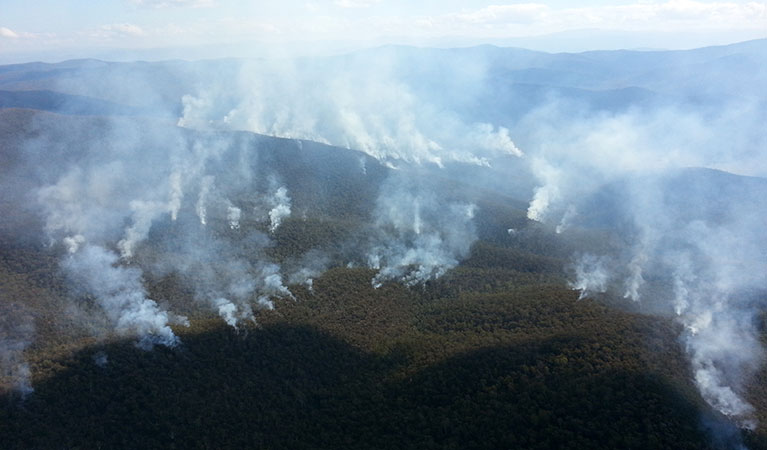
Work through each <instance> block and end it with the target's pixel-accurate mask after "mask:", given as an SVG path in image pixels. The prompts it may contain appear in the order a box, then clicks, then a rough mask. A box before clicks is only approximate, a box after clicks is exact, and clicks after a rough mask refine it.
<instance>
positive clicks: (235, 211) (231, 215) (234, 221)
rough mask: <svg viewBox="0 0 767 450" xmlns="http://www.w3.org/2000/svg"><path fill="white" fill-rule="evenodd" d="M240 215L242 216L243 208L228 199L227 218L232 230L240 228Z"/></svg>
mask: <svg viewBox="0 0 767 450" xmlns="http://www.w3.org/2000/svg"><path fill="white" fill-rule="evenodd" d="M240 217H242V210H241V209H240V208H238V207H236V206H234V205H233V204H232V203H231V202H229V201H227V205H226V219H227V220H228V221H229V228H230V229H232V230H239V229H240Z"/></svg>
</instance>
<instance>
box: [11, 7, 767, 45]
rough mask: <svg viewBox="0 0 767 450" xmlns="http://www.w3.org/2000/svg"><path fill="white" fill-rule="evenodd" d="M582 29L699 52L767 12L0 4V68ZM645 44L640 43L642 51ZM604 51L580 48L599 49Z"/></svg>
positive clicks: (751, 29) (755, 33) (750, 32)
mask: <svg viewBox="0 0 767 450" xmlns="http://www.w3.org/2000/svg"><path fill="white" fill-rule="evenodd" d="M583 29H594V30H602V31H603V32H627V33H634V34H635V35H641V36H645V39H646V44H645V46H647V47H650V46H660V47H663V48H682V47H683V46H684V45H688V44H685V43H683V42H682V40H680V39H679V38H678V36H680V33H681V34H688V35H695V36H697V37H698V40H697V41H695V43H696V44H697V42H700V43H701V44H703V45H714V44H721V43H727V41H728V40H729V41H731V42H735V41H738V40H746V39H756V38H764V37H767V2H758V1H756V2H755V1H728V0H725V1H704V0H669V1H650V0H628V1H625V0H590V1H582V2H578V3H577V4H573V3H572V2H566V1H561V0H549V1H541V2H535V1H531V2H500V1H495V2H493V1H492V0H485V1H482V0H469V1H457V0H423V1H419V2H413V1H408V0H279V1H275V0H262V1H245V0H100V1H87V0H36V1H35V2H34V3H33V2H30V1H29V0H0V58H2V57H3V56H5V57H6V59H7V57H8V55H11V54H34V53H36V52H37V53H43V52H47V53H49V54H54V55H55V53H56V52H57V51H65V50H66V51H67V52H69V53H68V54H74V55H79V54H80V53H82V56H88V51H92V50H94V49H153V48H174V47H185V48H191V47H195V46H203V45H212V44H228V45H233V44H238V43H243V42H260V43H265V44H285V43H293V44H296V43H298V45H299V46H300V45H301V43H307V44H309V43H316V42H346V43H349V44H350V45H352V46H353V45H354V44H356V45H358V46H364V44H365V43H371V44H384V43H415V44H418V43H426V44H429V43H434V42H439V40H440V39H442V40H447V41H446V42H450V43H451V44H452V45H460V44H462V43H465V44H477V43H482V42H487V43H497V42H502V41H503V39H510V38H521V37H530V36H543V35H548V34H552V33H561V32H568V31H573V30H583ZM651 37H652V38H651ZM707 37H709V38H708V39H707ZM601 39H603V40H604V37H602V38H601ZM643 42H644V41H642V40H641V39H639V40H637V44H636V45H638V46H642V44H643ZM690 42H692V41H690ZM608 44H609V42H601V43H600V42H599V41H594V42H585V43H584V45H586V46H589V45H590V46H591V47H592V48H595V49H596V48H603V47H605V46H609V45H608ZM600 45H601V46H600ZM690 45H691V44H690ZM555 50H556V49H555ZM78 52H80V53H78ZM221 56H228V55H221Z"/></svg>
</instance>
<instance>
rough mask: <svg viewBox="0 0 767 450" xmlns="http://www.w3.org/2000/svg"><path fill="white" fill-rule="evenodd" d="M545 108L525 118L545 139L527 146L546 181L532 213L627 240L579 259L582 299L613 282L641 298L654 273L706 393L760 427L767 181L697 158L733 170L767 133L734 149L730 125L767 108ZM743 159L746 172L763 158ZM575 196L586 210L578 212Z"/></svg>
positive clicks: (577, 283) (656, 292)
mask: <svg viewBox="0 0 767 450" xmlns="http://www.w3.org/2000/svg"><path fill="white" fill-rule="evenodd" d="M543 110H545V111H546V112H547V113H549V115H548V116H547V118H544V117H543V116H541V115H538V114H537V113H533V114H531V115H530V116H529V117H528V119H526V120H536V121H537V120H541V121H543V122H544V123H543V124H541V123H537V124H533V123H532V122H525V124H526V125H528V126H530V127H531V128H530V129H531V130H532V131H530V133H531V135H534V136H535V137H536V140H531V142H541V143H543V142H545V144H540V145H539V146H538V147H537V148H536V146H532V148H531V149H530V150H529V151H528V153H529V154H532V155H533V156H532V157H531V159H532V161H533V162H532V164H531V168H532V170H533V172H534V173H535V174H536V175H537V177H538V179H539V181H540V183H541V184H540V186H539V187H538V188H537V189H536V191H535V195H534V197H533V199H532V201H531V202H530V207H529V210H528V217H530V218H531V219H535V220H543V221H545V222H548V223H551V224H552V225H557V224H559V226H562V225H563V224H565V223H568V224H570V226H579V225H580V226H594V227H597V228H599V227H608V228H611V229H614V230H615V232H616V233H618V235H619V236H620V242H622V243H623V248H624V250H621V251H618V252H615V253H609V252H608V253H606V254H602V255H595V254H585V255H581V256H579V257H577V258H576V261H575V263H574V281H572V282H571V286H572V288H573V289H577V290H579V291H580V292H581V294H580V296H581V297H584V296H587V295H589V294H590V293H594V292H607V291H610V292H615V293H616V294H617V295H623V296H624V297H626V298H628V299H631V300H634V301H639V300H640V299H642V298H644V296H643V291H644V289H645V288H646V287H647V286H648V284H650V283H652V289H653V290H652V292H653V294H652V296H651V297H652V298H651V300H654V301H656V303H658V302H660V301H663V302H665V303H664V304H665V309H664V311H666V312H667V313H669V314H674V315H675V316H676V317H677V320H678V321H679V322H680V323H681V324H682V325H683V326H684V329H685V332H684V336H683V341H684V345H685V350H686V351H687V353H688V354H689V357H690V360H691V363H692V370H693V373H692V374H691V376H692V378H693V380H694V382H695V384H696V385H697V386H698V388H699V390H700V393H701V395H702V397H703V398H704V399H705V400H706V401H707V402H708V403H709V404H710V405H711V406H712V407H713V408H715V409H716V410H718V411H719V412H721V413H722V414H724V415H726V416H728V417H730V418H732V419H733V420H734V421H735V422H736V423H737V424H738V425H739V426H741V427H744V428H754V427H755V426H756V424H755V419H754V417H753V414H752V413H753V407H752V406H751V405H749V404H748V402H747V401H746V399H745V396H744V393H745V389H746V381H747V380H749V378H750V376H751V374H753V373H754V372H755V371H756V370H757V368H758V367H759V366H760V365H761V364H762V363H763V360H764V358H763V353H764V352H763V349H762V348H761V345H760V343H759V338H758V336H759V331H758V330H757V329H756V327H755V325H754V324H755V322H756V315H757V313H758V311H759V307H758V306H757V305H758V304H759V303H760V301H759V300H758V295H756V294H754V292H758V291H760V290H764V289H766V288H767V279H765V273H767V272H765V271H764V270H763V269H764V267H765V260H764V254H765V251H767V248H765V246H764V244H763V243H764V242H767V240H765V236H764V232H763V228H764V227H763V226H761V225H759V224H760V223H763V221H764V218H765V216H764V211H765V210H767V209H765V206H767V205H764V200H763V198H764V192H765V186H767V184H765V183H763V181H760V180H759V179H755V180H752V179H748V178H740V179H736V178H738V177H735V176H733V175H729V174H723V173H721V172H715V171H712V170H709V171H706V170H704V169H695V170H693V169H687V168H686V167H690V166H697V167H712V168H717V167H727V168H730V167H731V166H732V161H731V160H730V159H729V158H730V157H731V156H732V155H738V154H742V155H748V154H750V153H751V148H750V147H749V146H750V145H754V144H755V143H759V142H763V141H764V140H763V138H759V137H758V136H756V135H753V134H751V135H750V136H751V137H750V138H749V139H750V140H746V139H743V138H742V137H740V138H738V139H733V140H732V142H731V143H730V144H729V146H728V149H729V151H731V152H732V153H730V154H725V153H722V152H721V151H720V150H721V148H720V147H718V145H719V144H720V143H721V142H722V140H723V139H726V136H729V135H731V133H732V132H731V130H744V131H745V132H747V133H753V131H752V128H751V127H750V126H749V125H748V124H749V123H751V122H752V121H753V120H754V119H753V117H751V114H756V115H757V116H759V115H760V113H759V112H754V110H753V109H751V108H748V107H742V105H741V104H731V105H730V104H726V103H725V105H724V107H723V108H722V109H720V110H717V111H709V112H705V113H703V112H691V111H689V110H681V109H677V108H670V109H661V110H656V111H652V112H647V111H644V112H642V111H629V112H626V113H619V114H613V115H606V114H605V115H601V116H597V117H581V118H579V119H577V120H572V119H568V120H564V117H561V116H558V114H561V112H558V110H557V107H556V106H554V107H549V108H544V109H543ZM760 139H761V140H760ZM528 145H530V144H528ZM738 145H740V147H739V146H738ZM725 158H726V159H725ZM744 161H749V162H748V163H746V164H745V165H743V166H742V167H743V170H744V171H750V170H752V169H753V168H754V167H759V164H756V165H754V164H753V160H748V159H744ZM727 177H729V178H727ZM732 186H736V187H732ZM737 186H741V187H737ZM733 189H736V191H734V192H733ZM737 189H740V191H737ZM573 205H575V207H576V208H577V210H578V215H577V216H573V215H572V214H570V211H572V209H571V208H572V207H573ZM589 220H591V221H592V222H589ZM669 276H670V277H671V279H670V280H669ZM648 280H651V281H648ZM762 301H763V300H762Z"/></svg>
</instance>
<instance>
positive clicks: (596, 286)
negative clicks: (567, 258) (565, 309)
mask: <svg viewBox="0 0 767 450" xmlns="http://www.w3.org/2000/svg"><path fill="white" fill-rule="evenodd" d="M609 265H610V262H609V260H608V259H607V258H606V257H604V256H596V255H592V254H590V253H586V254H584V255H581V256H579V257H577V258H576V261H575V267H574V272H575V281H573V282H571V283H570V287H571V288H572V289H575V290H577V291H580V295H579V296H578V299H583V298H586V297H588V296H589V294H594V293H603V292H605V291H606V290H607V284H608V282H609V281H610V272H609V268H608V267H609Z"/></svg>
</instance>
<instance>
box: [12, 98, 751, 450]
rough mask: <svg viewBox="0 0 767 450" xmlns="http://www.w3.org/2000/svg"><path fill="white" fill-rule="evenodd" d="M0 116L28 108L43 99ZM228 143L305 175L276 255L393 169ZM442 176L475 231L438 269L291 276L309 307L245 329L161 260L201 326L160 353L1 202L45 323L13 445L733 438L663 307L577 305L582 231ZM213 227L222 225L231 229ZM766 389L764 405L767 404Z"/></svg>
mask: <svg viewBox="0 0 767 450" xmlns="http://www.w3.org/2000/svg"><path fill="white" fill-rule="evenodd" d="M4 114H5V117H7V118H9V119H13V120H16V121H21V120H30V119H29V117H27V116H29V115H30V113H29V112H24V111H6V112H5V113H4ZM24 117H27V119H24ZM37 120H45V118H43V119H40V118H38V119H37ZM56 120H63V119H60V118H57V119H56ZM72 120H80V119H72ZM93 120H98V119H93ZM62 123H65V122H62ZM12 137H13V136H11V137H9V135H8V133H6V135H5V136H4V138H5V139H10V138H12ZM235 139H240V140H241V141H242V142H241V145H252V146H253V148H254V149H258V152H259V155H260V156H259V158H258V161H259V162H258V167H260V168H262V169H263V170H267V169H268V168H279V170H280V173H281V176H282V177H283V179H285V180H295V181H293V182H292V183H291V184H289V188H290V192H291V194H292V195H293V199H294V203H295V206H296V210H297V211H299V214H296V215H297V216H298V217H294V218H291V219H289V220H287V221H286V222H285V223H284V224H283V226H282V227H281V228H280V229H279V230H278V233H277V234H276V235H275V236H274V241H275V244H274V246H273V247H271V248H270V249H269V250H268V253H269V256H270V257H271V258H273V259H274V260H275V261H278V262H286V261H290V259H291V257H293V256H295V255H298V254H302V253H303V252H305V251H307V250H309V249H313V248H326V249H332V248H334V246H337V245H339V244H340V243H341V242H343V241H344V239H346V238H348V237H349V236H353V235H354V234H355V233H357V234H359V233H362V234H364V229H365V226H364V224H363V223H364V220H365V217H366V214H368V213H369V208H370V204H371V203H373V201H374V197H375V193H376V186H377V184H378V183H380V182H381V181H382V180H383V179H384V178H385V177H386V176H387V174H386V171H385V169H383V168H382V167H380V166H378V165H376V164H374V163H373V161H372V160H370V161H368V168H367V174H366V178H364V179H363V178H362V175H361V172H360V171H359V170H358V159H359V156H358V155H356V154H354V153H353V152H343V151H341V150H339V149H330V148H329V147H325V146H319V145H315V144H308V143H307V144H306V145H304V147H303V148H298V147H296V146H295V145H294V144H293V143H290V142H289V141H280V140H275V139H266V138H258V137H253V136H250V135H246V134H243V135H241V136H239V137H235ZM4 157H5V158H9V159H13V158H12V157H13V155H11V154H9V153H7V152H6V153H5V154H4ZM7 167H14V166H13V165H7V166H6V168H7ZM15 173H16V174H18V173H19V172H15ZM299 173H300V174H302V176H297V175H298V174H299ZM355 174H356V175H355ZM30 176H31V175H30ZM5 181H8V179H7V178H6V180H5ZM445 189H446V190H445V192H447V193H449V192H450V191H451V190H453V191H455V192H464V195H469V196H471V197H472V199H473V200H474V201H476V202H477V204H478V205H479V211H480V213H479V214H478V217H477V228H478V232H479V236H480V240H479V241H478V242H476V243H475V244H474V246H473V248H472V252H471V255H470V256H469V257H468V258H467V259H466V260H465V261H464V262H463V263H462V264H461V266H459V267H458V268H457V269H455V270H453V271H450V272H449V273H448V274H447V275H445V276H444V277H442V278H441V279H439V280H437V281H433V282H429V283H427V285H425V286H423V287H421V286H418V287H414V288H410V289H408V288H406V287H403V286H402V285H400V284H398V283H392V282H390V283H386V284H384V285H383V286H382V287H381V288H379V289H373V288H372V286H371V283H370V280H371V279H372V277H373V276H374V275H375V272H374V271H372V270H369V269H363V268H345V267H335V268H331V269H329V270H328V271H327V272H326V273H325V274H324V275H322V276H321V277H319V278H317V279H316V280H315V282H314V289H313V292H310V291H309V290H307V289H306V288H305V287H303V286H291V290H292V291H293V293H294V294H295V297H296V298H295V300H290V299H284V300H280V301H278V302H277V305H276V309H275V310H273V311H262V312H260V313H258V314H257V322H258V324H249V323H244V324H242V325H241V326H240V328H239V329H238V330H235V329H232V328H230V327H228V326H226V325H225V324H224V323H223V322H222V321H221V320H220V319H218V318H214V317H213V315H212V314H211V313H210V312H206V310H204V309H203V310H201V309H200V308H199V305H198V304H195V303H194V302H193V301H192V300H191V299H190V296H191V295H192V293H191V292H189V291H188V290H187V289H186V288H185V285H184V283H183V280H180V279H178V278H177V277H175V276H174V275H173V274H170V275H167V276H165V277H160V278H155V277H151V276H149V275H148V276H147V279H146V285H147V288H148V289H149V293H150V297H151V298H154V299H157V300H158V301H160V302H163V303H165V304H169V305H171V310H173V311H177V312H180V313H184V314H188V315H189V318H190V320H191V323H192V325H191V327H189V328H185V327H177V328H176V330H175V331H176V332H177V333H178V334H179V336H180V337H181V340H182V345H180V346H179V347H178V348H175V349H167V348H164V347H157V348H155V349H154V350H153V351H149V352H147V351H142V350H139V349H137V348H136V347H135V346H134V343H133V341H131V340H127V341H126V340H121V339H118V338H117V337H110V336H109V334H108V331H107V330H108V327H106V326H105V325H103V324H99V323H98V321H95V322H94V321H93V317H98V311H97V310H95V309H94V307H93V306H92V305H90V303H89V300H88V298H78V297H77V296H76V295H74V294H73V293H72V292H71V291H70V289H69V288H68V286H67V284H66V283H65V281H64V279H63V276H62V275H61V274H60V272H59V268H58V263H57V261H58V256H59V253H60V249H57V248H56V247H53V248H46V247H44V246H42V245H41V240H40V239H39V236H42V234H41V233H42V230H41V229H40V227H41V225H40V223H39V218H37V217H36V216H35V215H34V214H33V213H31V212H29V211H26V210H25V209H24V208H23V206H22V205H20V204H18V202H16V203H15V202H14V199H13V198H6V199H4V200H3V209H4V210H5V211H11V212H12V213H11V214H3V215H2V230H3V233H2V240H0V245H2V252H1V253H0V255H1V256H2V258H1V259H0V293H2V297H0V301H2V308H3V311H4V312H6V314H7V315H8V317H15V318H22V319H25V320H29V321H31V322H32V323H33V324H34V330H35V331H34V340H33V343H32V344H31V346H30V347H29V348H28V349H27V350H26V351H25V357H26V359H27V361H28V362H29V364H30V367H31V371H32V380H33V385H34V388H35V392H34V393H32V394H31V395H29V396H27V397H26V398H25V399H23V400H22V399H21V398H19V394H18V393H15V392H14V391H9V390H8V389H7V385H6V387H5V388H4V390H3V391H2V397H3V398H2V400H0V402H1V403H2V409H0V437H2V442H3V445H2V447H3V448H8V449H12V448H19V449H26V448H45V449H47V448H82V449H86V448H87V449H91V448H275V449H276V448H284V449H296V448H307V449H310V448H328V449H340V448H391V449H403V448H419V449H423V448H435V449H437V448H440V449H441V448H455V449H468V448H493V449H495V448H515V449H516V448H520V449H522V448H531V449H532V448H540V449H544V448H547V449H548V448H551V449H564V448H572V449H581V448H636V449H648V448H668V449H685V448H688V449H700V448H717V447H719V446H724V445H727V443H722V442H719V443H717V442H714V441H712V437H711V435H710V434H709V433H707V432H706V431H705V426H704V423H705V422H706V420H707V419H706V417H707V416H711V418H710V420H711V421H712V423H713V421H714V419H715V418H714V417H713V413H711V412H710V411H709V410H708V409H707V408H706V406H705V404H704V403H703V401H702V400H701V399H700V397H699V395H698V394H697V392H696V390H695V388H694V386H692V384H691V381H690V369H689V367H688V366H687V363H686V362H685V358H684V356H683V354H682V350H681V348H680V346H679V344H678V343H677V341H676V336H677V335H678V332H679V330H678V329H677V327H676V325H675V324H674V323H673V322H672V321H671V320H670V319H666V318H659V317H652V316H645V315H640V314H637V313H631V312H626V311H622V310H620V309H616V308H615V307H614V306H610V305H609V304H610V303H611V302H610V301H609V298H602V299H597V300H592V299H587V300H581V301H579V300H577V293H575V292H573V291H571V290H569V289H568V288H567V287H566V285H565V272H564V267H565V265H566V264H565V261H566V257H567V256H568V255H569V254H570V253H571V252H572V251H574V247H571V245H572V244H566V243H565V242H564V241H561V240H559V239H558V238H557V236H556V235H554V234H552V233H551V232H550V230H546V229H544V228H541V227H540V226H538V225H535V224H533V223H528V222H527V221H526V219H525V218H524V212H523V211H522V210H519V209H516V208H514V207H508V206H506V207H504V206H503V205H509V204H510V205H514V204H515V203H514V201H512V200H509V201H505V200H504V199H503V198H502V197H499V196H498V195H496V194H493V193H491V192H484V191H482V190H481V189H480V190H478V189H469V188H461V187H460V186H452V187H451V186H446V187H445ZM350 192H351V193H354V195H351V194H349V193H350ZM456 195H457V194H456ZM20 197H22V198H23V195H21V196H20ZM16 200H18V197H17V198H16ZM302 208H303V209H302ZM300 211H303V212H304V213H305V214H304V215H305V218H302V217H301V213H300ZM294 216H295V215H294ZM219 222H220V223H219V224H218V226H214V227H212V230H219V231H212V232H217V233H221V234H222V235H226V233H228V232H230V230H227V227H226V226H225V224H224V223H223V221H222V220H220V221H219ZM214 224H215V221H214ZM510 225H513V226H515V227H517V228H518V229H519V231H518V233H517V234H516V235H514V236H511V235H509V234H508V233H506V230H505V228H504V227H505V226H510ZM259 226H261V225H259V224H258V223H252V224H248V223H245V224H243V227H244V228H245V229H247V228H248V227H256V228H258V227H259ZM360 230H362V231H360ZM175 231H177V230H174V228H173V225H172V224H170V223H168V224H165V225H163V224H159V225H158V226H157V227H156V229H154V230H153V232H152V234H150V238H149V241H148V244H147V245H146V246H144V247H143V250H142V252H141V254H140V256H141V257H140V258H139V260H138V261H139V263H141V261H150V260H151V259H152V254H153V252H157V251H170V249H172V245H173V244H172V241H173V236H174V232H175ZM34 236H37V239H35V238H34ZM581 238H582V239H581V240H582V242H581V244H580V245H584V244H583V243H584V242H587V243H589V244H588V245H591V246H594V245H597V243H598V242H600V238H599V235H594V234H593V233H591V234H589V233H584V234H583V236H581ZM231 239H235V240H236V239H237V238H236V236H235V235H234V234H233V235H232V236H231ZM342 253H343V251H341V250H339V252H338V255H340V256H338V257H339V258H342V257H343V255H342ZM72 301H74V302H75V304H76V305H77V308H74V309H73V308H72V307H71V306H68V305H70V304H71V302H72ZM73 311H79V312H80V314H83V315H85V313H87V312H90V313H92V314H93V315H87V316H83V317H78V316H77V315H71V313H72V312H73ZM86 317H87V319H86ZM86 320H87V321H88V322H87V324H86V323H85V321H86ZM94 332H95V335H96V336H98V337H97V338H94V337H92V336H94ZM103 358H106V364H97V362H98V361H102V362H103ZM762 379H764V378H762ZM755 384H758V383H755ZM753 392H756V393H759V394H761V393H763V392H761V391H760V390H755V391H753ZM752 401H754V402H755V403H756V404H757V405H758V406H759V408H760V416H761V417H762V419H763V420H764V418H765V417H764V412H765V404H764V398H762V399H759V398H755V399H752ZM745 438H746V440H747V441H748V443H749V445H750V446H751V448H766V447H765V444H764V443H765V436H764V434H763V432H762V431H761V429H760V430H759V431H757V432H756V433H755V434H749V435H747V436H745Z"/></svg>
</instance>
